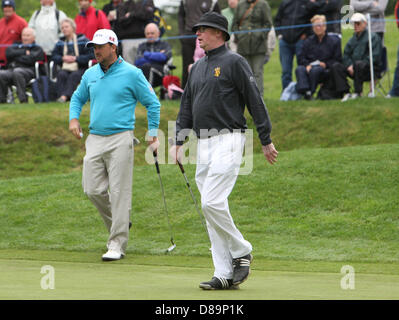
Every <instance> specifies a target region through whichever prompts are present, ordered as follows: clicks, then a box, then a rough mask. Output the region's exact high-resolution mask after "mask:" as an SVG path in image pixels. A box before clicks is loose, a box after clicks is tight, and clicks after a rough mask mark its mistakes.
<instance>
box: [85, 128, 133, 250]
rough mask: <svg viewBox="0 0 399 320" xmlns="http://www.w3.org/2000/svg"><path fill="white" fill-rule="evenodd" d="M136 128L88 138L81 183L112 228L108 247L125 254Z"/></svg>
mask: <svg viewBox="0 0 399 320" xmlns="http://www.w3.org/2000/svg"><path fill="white" fill-rule="evenodd" d="M133 157H134V150H133V131H125V132H121V133H117V134H113V135H110V136H99V135H94V134H90V135H89V136H88V137H87V139H86V155H85V157H84V160H83V177H82V184H83V190H84V193H85V194H86V195H87V197H88V198H89V199H90V201H91V202H92V203H93V204H94V206H95V207H96V208H97V209H98V211H99V213H100V215H101V217H102V218H103V220H104V224H105V226H106V228H107V230H108V232H109V238H108V243H107V247H108V249H113V250H117V251H119V252H121V253H122V254H125V251H126V247H127V242H128V238H129V219H130V211H131V203H132V179H133Z"/></svg>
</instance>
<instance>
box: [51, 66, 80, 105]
mask: <svg viewBox="0 0 399 320" xmlns="http://www.w3.org/2000/svg"><path fill="white" fill-rule="evenodd" d="M84 72H85V70H84V69H78V70H77V71H72V72H71V71H66V70H60V71H59V72H58V74H57V97H58V98H59V97H61V96H66V97H67V98H68V99H70V98H71V97H72V94H73V92H74V91H75V90H76V88H77V86H78V84H79V82H80V79H81V78H82V76H83V73H84Z"/></svg>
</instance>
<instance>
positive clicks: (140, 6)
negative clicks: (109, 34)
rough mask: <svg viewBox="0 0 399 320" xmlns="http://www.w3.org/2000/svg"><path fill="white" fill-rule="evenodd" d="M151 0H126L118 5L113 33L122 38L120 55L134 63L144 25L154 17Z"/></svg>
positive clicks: (141, 39)
mask: <svg viewBox="0 0 399 320" xmlns="http://www.w3.org/2000/svg"><path fill="white" fill-rule="evenodd" d="M154 10H155V8H154V2H153V1H152V0H137V1H136V2H135V1H133V0H128V1H126V2H123V3H122V4H120V5H119V6H118V9H117V13H116V16H117V20H116V23H115V33H116V35H117V36H118V38H119V39H120V40H122V56H123V58H124V59H125V61H127V62H129V63H130V64H133V65H134V62H135V60H136V55H137V49H138V46H139V44H140V43H141V42H143V38H145V34H144V29H145V26H146V25H147V24H148V23H150V22H152V20H153V19H154Z"/></svg>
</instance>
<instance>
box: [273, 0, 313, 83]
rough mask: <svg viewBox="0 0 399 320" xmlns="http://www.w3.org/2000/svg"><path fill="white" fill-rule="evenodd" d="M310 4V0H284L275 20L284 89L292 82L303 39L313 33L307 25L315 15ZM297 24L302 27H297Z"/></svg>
mask: <svg viewBox="0 0 399 320" xmlns="http://www.w3.org/2000/svg"><path fill="white" fill-rule="evenodd" d="M310 5H311V1H310V0H283V1H282V2H281V4H280V6H279V8H278V12H277V15H276V18H275V20H274V22H275V23H274V27H275V28H276V34H277V36H278V39H279V47H280V63H281V67H282V75H281V82H282V87H283V90H284V89H285V88H286V87H287V86H288V85H289V84H290V82H292V67H293V60H294V56H296V57H297V61H298V55H299V54H300V52H301V49H302V45H303V41H304V40H305V39H306V37H307V36H308V35H310V33H311V29H310V28H309V27H307V26H306V25H307V24H309V23H310V18H311V17H312V16H313V14H312V11H311V9H310ZM297 25H300V27H295V26H297Z"/></svg>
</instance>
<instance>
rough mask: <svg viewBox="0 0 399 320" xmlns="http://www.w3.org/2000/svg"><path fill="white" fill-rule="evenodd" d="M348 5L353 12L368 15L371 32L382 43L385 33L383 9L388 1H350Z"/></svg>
mask: <svg viewBox="0 0 399 320" xmlns="http://www.w3.org/2000/svg"><path fill="white" fill-rule="evenodd" d="M350 5H351V6H352V7H353V9H354V10H355V12H360V13H363V14H364V15H367V14H368V13H370V19H371V23H370V28H371V32H375V33H377V34H378V35H379V36H380V38H381V41H383V40H384V32H385V9H386V7H387V5H388V0H350Z"/></svg>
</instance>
